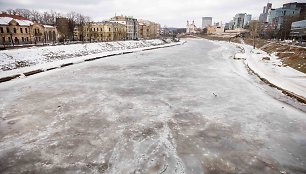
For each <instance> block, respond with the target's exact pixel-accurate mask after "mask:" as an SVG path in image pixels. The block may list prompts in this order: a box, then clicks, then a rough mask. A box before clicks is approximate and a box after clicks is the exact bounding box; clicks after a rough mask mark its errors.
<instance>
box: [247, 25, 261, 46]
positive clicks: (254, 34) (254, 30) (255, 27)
mask: <svg viewBox="0 0 306 174" xmlns="http://www.w3.org/2000/svg"><path fill="white" fill-rule="evenodd" d="M249 30H250V34H251V37H252V38H253V48H254V49H255V48H256V47H255V46H256V45H255V44H256V43H255V39H256V37H258V31H259V21H258V20H252V21H250V24H249Z"/></svg>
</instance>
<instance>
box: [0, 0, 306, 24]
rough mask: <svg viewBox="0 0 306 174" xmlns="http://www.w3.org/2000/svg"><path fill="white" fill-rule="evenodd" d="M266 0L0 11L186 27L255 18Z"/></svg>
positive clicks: (134, 1) (31, 5)
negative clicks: (55, 13) (72, 13)
mask: <svg viewBox="0 0 306 174" xmlns="http://www.w3.org/2000/svg"><path fill="white" fill-rule="evenodd" d="M267 2H268V1H267V0H0V10H2V11H3V10H6V9H9V8H13V9H15V8H26V9H35V10H39V11H48V10H51V9H52V10H55V11H58V12H63V13H66V12H69V11H75V12H79V13H82V14H84V15H87V16H90V17H91V18H92V19H93V20H94V21H101V20H104V19H108V18H110V17H112V16H114V15H115V14H117V15H121V14H123V15H127V16H134V17H136V18H142V19H148V20H151V21H155V22H158V23H160V24H161V25H162V26H164V25H167V26H168V27H185V25H186V21H187V19H188V20H195V22H196V25H197V26H198V27H200V26H201V17H203V16H211V17H213V21H214V22H220V21H222V22H223V23H225V22H228V21H229V20H231V19H232V17H233V16H234V15H235V14H236V13H250V14H252V15H253V17H254V18H258V16H259V14H260V13H261V12H262V8H263V6H265V5H266V4H267ZM270 2H272V4H273V5H272V7H273V8H278V7H281V6H282V4H283V3H288V2H305V0H293V1H288V0H270Z"/></svg>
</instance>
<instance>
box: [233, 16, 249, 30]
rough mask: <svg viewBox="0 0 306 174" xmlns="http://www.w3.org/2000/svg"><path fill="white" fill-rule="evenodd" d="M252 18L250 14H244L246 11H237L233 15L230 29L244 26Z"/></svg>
mask: <svg viewBox="0 0 306 174" xmlns="http://www.w3.org/2000/svg"><path fill="white" fill-rule="evenodd" d="M251 19H252V15H250V14H246V13H238V14H236V15H235V17H234V19H233V23H232V25H233V26H232V27H231V28H232V29H236V28H245V27H246V26H247V25H249V22H250V21H251Z"/></svg>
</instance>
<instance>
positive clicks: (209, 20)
mask: <svg viewBox="0 0 306 174" xmlns="http://www.w3.org/2000/svg"><path fill="white" fill-rule="evenodd" d="M211 25H212V17H202V29H204V28H207V27H208V26H211Z"/></svg>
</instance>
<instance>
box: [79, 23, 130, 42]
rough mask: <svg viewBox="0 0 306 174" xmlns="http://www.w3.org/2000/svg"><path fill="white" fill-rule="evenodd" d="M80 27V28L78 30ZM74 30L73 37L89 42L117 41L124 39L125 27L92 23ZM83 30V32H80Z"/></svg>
mask: <svg viewBox="0 0 306 174" xmlns="http://www.w3.org/2000/svg"><path fill="white" fill-rule="evenodd" d="M78 27H81V28H78ZM78 27H76V28H75V29H74V36H75V38H78V39H79V40H82V39H84V41H89V42H105V41H119V40H125V39H126V26H125V25H123V24H120V23H116V22H109V21H103V22H92V23H89V24H86V25H85V26H78ZM82 29H83V31H82Z"/></svg>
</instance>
